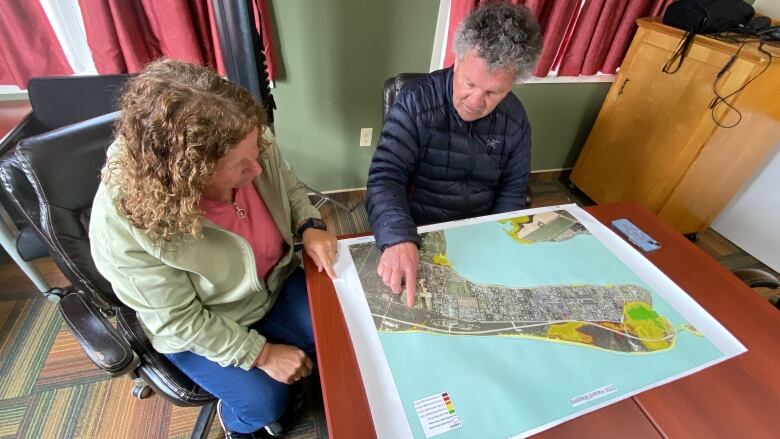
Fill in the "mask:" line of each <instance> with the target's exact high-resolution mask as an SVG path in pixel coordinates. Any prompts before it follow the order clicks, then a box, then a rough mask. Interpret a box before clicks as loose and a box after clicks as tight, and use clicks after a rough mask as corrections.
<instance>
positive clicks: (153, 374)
mask: <svg viewBox="0 0 780 439" xmlns="http://www.w3.org/2000/svg"><path fill="white" fill-rule="evenodd" d="M117 114H118V113H111V114H107V115H104V116H100V117H97V118H94V119H89V120H86V121H83V122H78V123H75V124H72V125H68V126H65V127H62V128H58V129H56V130H52V131H49V132H47V133H45V134H42V135H38V136H33V137H28V138H26V139H24V140H22V141H21V142H19V145H18V146H17V148H16V149H15V150H14V151H13V153H12V154H9V155H7V156H6V157H5V158H4V159H3V160H2V161H0V182H1V183H2V187H3V190H4V191H5V193H6V195H7V196H8V198H9V200H10V201H11V203H12V204H13V206H14V207H16V208H17V209H18V211H19V213H20V214H21V216H22V217H23V218H24V219H25V221H26V222H27V223H28V224H29V226H30V227H31V228H32V229H33V230H34V231H35V234H36V235H37V236H38V238H39V239H40V240H41V241H42V242H43V243H44V245H45V246H46V249H47V250H48V253H50V254H51V256H52V258H53V259H54V262H55V263H56V264H57V266H58V267H59V268H60V270H61V271H62V272H63V274H64V275H65V277H67V278H68V280H69V281H70V282H71V284H72V286H71V287H69V288H66V289H64V290H56V289H53V290H50V293H49V294H50V295H51V296H52V297H55V298H58V299H59V308H60V313H61V314H62V316H63V318H64V319H65V323H66V324H67V325H68V327H69V328H70V330H71V332H72V333H73V335H74V336H75V338H76V339H77V340H78V342H79V343H80V344H81V347H82V348H83V349H84V352H85V353H86V354H87V356H88V357H89V358H90V360H92V362H94V363H95V365H96V366H98V367H99V368H100V369H102V370H104V371H106V372H108V373H109V374H110V375H111V376H120V375H130V377H132V378H133V379H134V381H135V383H134V384H135V385H134V387H133V395H134V396H136V397H137V398H145V397H148V396H150V395H151V393H152V391H154V392H156V393H157V394H159V395H162V396H163V397H165V398H166V399H168V400H169V401H171V402H172V403H174V404H176V405H180V406H203V408H202V409H201V412H200V416H199V417H198V421H197V423H196V425H195V429H194V431H193V434H192V437H205V436H206V434H207V433H208V430H209V428H210V425H211V421H212V419H213V416H214V408H215V404H214V403H215V398H214V397H213V396H212V395H211V394H209V393H208V392H206V391H204V390H203V389H201V388H200V387H198V386H197V385H196V384H195V383H193V382H192V381H191V380H190V379H189V378H188V377H187V376H186V375H184V374H183V373H182V372H180V371H179V369H178V368H176V367H175V366H174V365H173V364H171V363H170V362H168V360H167V359H166V358H165V357H164V356H163V355H161V354H159V353H158V352H156V351H155V350H154V349H153V348H152V346H151V343H150V342H149V340H148V339H147V337H146V335H145V334H144V332H143V330H142V329H141V326H140V324H139V322H138V320H137V319H136V314H135V312H134V311H133V310H132V309H130V308H128V307H126V306H125V305H124V304H122V302H120V301H119V300H118V299H117V298H116V296H115V295H114V293H113V290H112V289H111V285H110V284H109V282H108V281H107V280H106V279H105V278H103V276H101V275H100V273H99V272H98V271H97V269H96V268H95V264H94V261H93V260H92V257H91V253H90V245H89V236H88V229H89V218H90V211H91V207H92V200H93V198H94V196H95V193H96V192H97V188H98V184H99V182H100V176H99V174H100V168H101V167H102V166H103V163H104V161H105V154H106V148H107V147H108V146H109V144H110V143H111V140H112V136H113V129H114V123H115V120H116V117H117ZM114 315H115V316H116V322H117V328H116V329H115V328H114V327H113V326H112V325H111V323H109V321H108V319H107V317H109V316H114Z"/></svg>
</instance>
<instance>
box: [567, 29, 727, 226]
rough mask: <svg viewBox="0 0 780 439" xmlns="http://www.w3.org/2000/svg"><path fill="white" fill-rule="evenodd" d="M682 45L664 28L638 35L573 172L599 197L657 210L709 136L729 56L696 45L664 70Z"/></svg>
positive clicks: (602, 200) (577, 181)
mask: <svg viewBox="0 0 780 439" xmlns="http://www.w3.org/2000/svg"><path fill="white" fill-rule="evenodd" d="M679 43H680V39H679V37H678V36H675V35H670V34H667V33H664V32H659V31H656V30H652V29H646V28H640V29H639V31H638V32H637V35H636V37H635V38H634V41H633V43H632V45H631V48H630V50H629V52H628V53H627V55H626V59H625V61H624V63H623V67H622V68H621V71H620V72H619V74H618V75H617V77H616V78H615V83H614V84H613V86H612V88H611V89H610V91H609V93H608V94H607V97H606V100H605V101H604V104H603V106H602V109H601V111H600V113H599V116H598V118H597V120H596V123H595V124H594V126H593V129H592V131H591V133H590V135H589V137H588V140H587V142H586V144H585V147H584V148H583V151H582V153H581V155H580V157H579V159H578V161H577V164H576V166H575V168H574V171H573V172H572V181H574V183H575V184H576V185H577V186H578V187H579V188H580V189H582V191H584V192H585V193H586V194H588V196H590V197H591V198H592V199H593V200H594V201H596V202H598V203H609V202H616V201H630V202H638V203H641V204H644V205H645V206H647V207H648V208H650V209H651V210H653V211H654V212H657V211H658V210H659V209H660V208H661V206H662V205H663V203H664V201H665V200H666V199H667V198H668V197H669V195H670V193H671V191H672V189H673V188H674V186H675V184H676V183H677V182H678V181H679V180H680V178H681V177H682V175H683V174H684V172H685V170H686V169H687V167H688V166H689V165H690V163H691V162H692V161H693V160H694V158H695V157H696V154H697V153H698V151H699V149H700V148H701V147H702V145H703V144H704V142H705V141H706V139H707V138H708V137H709V136H710V135H711V134H712V132H713V130H714V124H713V123H712V121H711V119H710V114H709V108H708V107H709V104H710V102H711V101H712V99H713V97H714V94H713V91H712V85H713V81H714V79H715V77H716V75H717V73H718V72H719V71H720V70H721V69H722V67H723V65H724V64H725V62H726V60H727V59H728V56H729V55H728V54H726V53H724V52H720V51H715V50H712V49H709V48H706V47H704V46H702V45H700V44H696V43H694V45H693V46H692V47H691V50H690V52H689V54H688V56H687V57H686V58H685V60H684V62H683V64H682V66H681V67H680V69H679V70H678V71H677V72H676V73H674V74H668V73H664V72H663V71H662V67H663V66H664V64H665V63H666V62H667V60H669V58H670V57H671V56H672V54H673V53H674V51H675V49H676V48H677V46H678V44H679ZM727 75H729V73H727ZM735 80H738V78H728V77H725V76H724V78H722V79H721V81H722V82H723V81H729V82H731V81H735Z"/></svg>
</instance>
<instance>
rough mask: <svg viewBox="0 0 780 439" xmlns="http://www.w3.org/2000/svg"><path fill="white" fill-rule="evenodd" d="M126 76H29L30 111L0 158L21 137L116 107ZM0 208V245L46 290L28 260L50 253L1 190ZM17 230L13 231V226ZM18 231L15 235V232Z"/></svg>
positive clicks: (2, 144) (3, 143)
mask: <svg viewBox="0 0 780 439" xmlns="http://www.w3.org/2000/svg"><path fill="white" fill-rule="evenodd" d="M129 77H130V76H129V75H93V76H53V77H39V78H32V79H31V80H30V81H29V82H28V84H27V91H28V97H29V100H30V106H31V111H30V113H29V114H27V116H26V117H25V118H24V119H23V120H22V122H20V123H19V125H17V126H16V127H15V128H14V129H13V130H11V131H10V132H9V133H8V134H7V135H6V136H5V137H4V138H3V139H2V140H0V157H3V156H5V155H6V154H8V152H9V151H11V150H12V149H13V148H14V147H15V146H16V145H17V143H19V141H20V140H22V139H24V138H27V137H30V136H35V135H39V134H43V133H45V132H47V131H51V130H53V129H56V128H60V127H64V126H66V125H70V124H72V123H75V122H80V121H83V120H87V119H90V118H93V117H96V116H100V115H103V114H107V113H111V112H113V111H116V110H117V109H118V100H119V96H120V94H121V92H122V88H123V87H124V84H125V82H126V81H127V79H128V78H129ZM0 205H1V206H0V208H5V210H7V211H8V214H9V216H10V218H7V219H6V221H8V220H9V219H10V221H8V222H10V223H12V225H13V226H14V227H11V230H8V228H7V226H10V225H11V224H0V227H3V229H2V232H3V247H4V248H5V249H6V251H7V252H8V253H9V254H10V255H11V256H12V257H14V260H15V261H16V262H17V264H19V265H20V267H21V268H22V269H23V270H24V271H25V272H26V273H27V274H28V277H30V279H31V280H32V281H33V283H35V284H36V286H37V287H38V288H39V289H40V290H41V291H45V290H47V289H48V285H46V282H45V280H43V278H42V277H41V276H40V275H39V274H38V273H37V272H36V271H35V269H34V268H33V267H32V265H30V264H27V262H29V261H32V260H34V259H38V258H41V257H44V256H49V254H48V252H47V249H46V246H45V245H44V244H43V242H41V240H40V239H38V237H37V235H36V233H35V232H34V231H33V229H32V228H31V227H30V226H29V225H28V224H27V223H26V222H25V221H24V218H23V217H21V216H20V215H18V214H17V213H16V211H15V209H13V208H10V207H9V202H8V199H7V198H6V197H5V196H4V194H3V193H2V191H0ZM14 228H15V229H16V230H13V229H14ZM17 232H18V234H17Z"/></svg>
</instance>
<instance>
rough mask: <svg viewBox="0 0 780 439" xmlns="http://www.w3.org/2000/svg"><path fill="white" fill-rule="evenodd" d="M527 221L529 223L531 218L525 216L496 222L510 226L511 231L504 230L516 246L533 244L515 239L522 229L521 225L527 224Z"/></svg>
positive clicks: (529, 241)
mask: <svg viewBox="0 0 780 439" xmlns="http://www.w3.org/2000/svg"><path fill="white" fill-rule="evenodd" d="M529 221H531V218H530V217H529V216H527V215H526V216H519V217H517V218H508V219H503V220H498V222H499V223H501V224H509V225H510V226H512V229H511V230H506V233H507V235H509V236H510V237H511V238H512V239H514V240H515V241H516V242H517V243H518V244H533V243H534V242H533V241H531V240H529V239H523V238H518V237H517V233H518V232H519V231H520V229H522V228H523V224H527V223H528V222H529Z"/></svg>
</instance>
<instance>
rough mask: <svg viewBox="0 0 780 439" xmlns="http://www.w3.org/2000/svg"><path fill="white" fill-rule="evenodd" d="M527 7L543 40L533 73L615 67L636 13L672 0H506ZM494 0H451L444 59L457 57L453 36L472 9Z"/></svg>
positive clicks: (655, 12)
mask: <svg viewBox="0 0 780 439" xmlns="http://www.w3.org/2000/svg"><path fill="white" fill-rule="evenodd" d="M504 1H505V2H506V3H512V4H521V5H523V6H525V7H527V8H528V9H529V10H530V11H531V13H533V14H534V16H535V17H536V18H537V20H538V21H539V26H540V29H541V31H542V37H543V46H542V53H541V55H540V56H539V62H538V64H537V66H536V69H535V70H534V76H538V77H545V76H547V75H548V74H549V73H550V71H553V70H556V69H557V70H558V76H579V75H594V74H596V73H598V72H601V73H615V70H616V69H617V68H618V67H619V66H620V63H621V62H622V61H623V57H624V56H625V54H626V51H627V50H628V44H629V43H630V42H631V38H633V35H634V32H635V31H636V23H635V21H636V19H637V18H640V17H654V16H660V15H662V14H663V12H664V11H665V10H666V7H667V6H668V5H669V4H670V3H672V2H673V1H674V0H631V1H626V0H504ZM495 2H496V0H452V2H451V6H450V16H449V22H448V29H447V52H446V55H445V59H444V65H445V66H449V65H451V64H452V63H453V61H454V60H455V55H454V53H453V52H452V39H453V37H454V34H455V32H456V31H457V28H458V26H459V25H460V22H461V21H462V20H463V18H464V17H465V16H466V15H468V14H469V13H470V12H471V11H473V10H474V9H476V8H477V7H478V6H481V5H483V4H486V3H495Z"/></svg>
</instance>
